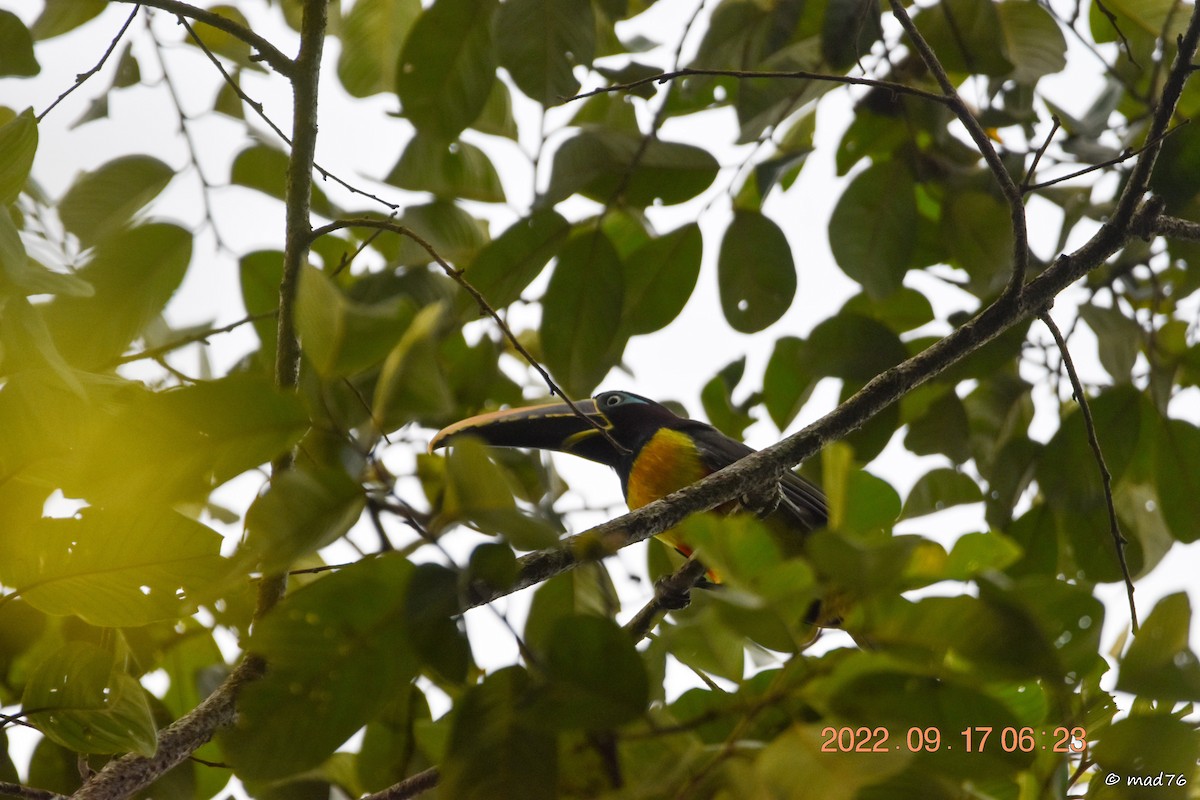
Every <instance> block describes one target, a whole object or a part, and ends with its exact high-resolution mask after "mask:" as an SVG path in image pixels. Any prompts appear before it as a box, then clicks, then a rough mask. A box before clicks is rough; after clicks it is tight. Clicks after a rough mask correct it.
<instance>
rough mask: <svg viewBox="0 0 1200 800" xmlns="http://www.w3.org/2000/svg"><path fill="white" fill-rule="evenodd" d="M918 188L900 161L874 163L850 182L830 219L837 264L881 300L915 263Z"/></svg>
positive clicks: (894, 289)
mask: <svg viewBox="0 0 1200 800" xmlns="http://www.w3.org/2000/svg"><path fill="white" fill-rule="evenodd" d="M915 190H916V184H915V182H914V181H913V176H912V173H910V172H909V171H908V168H907V167H906V166H905V165H904V164H902V163H901V162H899V161H884V162H882V163H876V164H872V165H871V166H870V167H868V168H867V169H865V170H864V171H862V172H860V173H859V174H858V175H857V176H856V177H855V178H854V180H853V181H851V182H850V186H849V187H847V188H846V191H844V192H843V193H842V196H841V198H840V199H839V200H838V203H837V206H835V207H834V209H833V215H832V216H831V217H830V219H829V247H830V249H831V250H832V251H833V257H834V258H835V259H836V260H837V263H838V266H839V267H841V268H842V271H843V272H845V273H846V275H847V276H849V277H850V278H852V279H854V280H856V281H858V282H859V283H861V284H862V285H863V288H865V289H866V290H867V293H868V294H869V295H871V297H873V298H876V299H878V300H882V299H883V298H885V297H887V296H888V295H890V294H892V293H893V292H895V291H896V290H897V289H899V288H900V283H901V281H902V280H903V279H904V273H905V272H906V271H907V270H908V267H909V265H910V263H911V261H912V257H913V250H914V247H915V244H916V240H915V238H914V236H913V231H915V230H916V228H917V201H916V195H915Z"/></svg>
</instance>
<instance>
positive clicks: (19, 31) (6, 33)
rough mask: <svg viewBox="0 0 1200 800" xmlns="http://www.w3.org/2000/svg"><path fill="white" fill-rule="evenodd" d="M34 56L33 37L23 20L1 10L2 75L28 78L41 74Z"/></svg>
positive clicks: (0, 67)
mask: <svg viewBox="0 0 1200 800" xmlns="http://www.w3.org/2000/svg"><path fill="white" fill-rule="evenodd" d="M41 69H42V68H41V66H40V65H39V64H38V62H37V58H36V57H35V56H34V54H33V36H32V35H31V34H30V33H29V29H28V28H26V27H25V23H23V22H21V18H20V17H18V16H17V15H16V14H14V13H12V12H11V11H6V10H0V75H17V76H21V77H28V76H30V75H37V74H38V73H39V72H41Z"/></svg>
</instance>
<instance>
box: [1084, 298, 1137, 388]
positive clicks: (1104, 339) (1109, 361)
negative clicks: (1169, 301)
mask: <svg viewBox="0 0 1200 800" xmlns="http://www.w3.org/2000/svg"><path fill="white" fill-rule="evenodd" d="M1079 316H1081V317H1083V321H1084V322H1086V323H1087V326H1088V327H1089V328H1091V329H1092V333H1094V334H1096V338H1097V339H1098V340H1099V343H1098V347H1097V348H1096V350H1097V354H1098V355H1099V356H1100V364H1101V366H1103V367H1104V370H1105V372H1107V373H1108V374H1109V376H1110V377H1111V378H1112V379H1113V383H1129V381H1130V380H1131V379H1132V377H1133V366H1134V364H1135V363H1136V362H1137V357H1138V353H1140V352H1141V349H1142V347H1141V345H1142V339H1143V337H1144V336H1145V333H1144V331H1143V330H1142V327H1141V325H1139V324H1138V322H1137V320H1136V319H1134V318H1132V317H1127V316H1125V315H1124V314H1123V313H1121V311H1120V310H1119V309H1115V308H1104V307H1102V306H1097V305H1095V304H1093V303H1085V304H1084V305H1081V306H1079Z"/></svg>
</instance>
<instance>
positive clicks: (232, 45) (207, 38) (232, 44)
mask: <svg viewBox="0 0 1200 800" xmlns="http://www.w3.org/2000/svg"><path fill="white" fill-rule="evenodd" d="M208 11H210V12H212V13H213V14H216V15H217V16H221V17H225V18H226V19H228V20H230V21H232V22H233V23H235V24H237V25H240V26H241V27H242V28H244V29H247V30H253V27H252V26H251V25H250V22H249V20H247V19H246V15H245V14H243V13H242V12H241V11H240V10H238V8H237V7H236V6H234V5H231V4H226V3H221V4H218V5H214V6H210V7H209V8H208ZM192 29H193V30H194V31H195V32H196V36H197V37H198V38H199V39H200V41H202V42H203V43H204V45H205V47H207V48H208V49H209V50H211V51H213V52H214V53H217V54H218V55H222V56H225V57H226V58H228V59H230V60H232V61H233V62H235V63H237V64H239V65H240V66H242V67H248V68H251V69H257V70H261V69H262V67H261V66H260V65H259V64H258V62H256V61H253V60H251V58H250V53H251V49H250V45H249V43H247V42H245V41H243V40H242V39H241V38H239V37H237V36H234V35H233V34H232V33H229V32H227V31H223V30H221V29H220V28H214V27H213V26H211V25H209V24H208V23H205V22H199V21H197V22H194V23H193V24H192ZM183 40H184V42H186V43H187V44H188V45H190V46H192V47H198V45H197V44H196V41H195V40H194V39H193V38H192V37H191V36H190V35H186V36H184V37H183Z"/></svg>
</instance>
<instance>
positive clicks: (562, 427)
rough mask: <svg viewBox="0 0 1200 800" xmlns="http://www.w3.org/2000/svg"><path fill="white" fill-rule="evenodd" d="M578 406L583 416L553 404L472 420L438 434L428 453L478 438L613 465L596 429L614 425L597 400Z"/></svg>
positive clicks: (611, 453) (497, 444) (614, 455)
mask: <svg viewBox="0 0 1200 800" xmlns="http://www.w3.org/2000/svg"><path fill="white" fill-rule="evenodd" d="M575 405H576V407H577V408H578V409H579V410H580V411H581V412H583V416H580V415H579V414H576V413H575V411H574V410H572V408H571V407H570V406H569V405H567V404H566V403H553V404H550V405H542V406H533V407H531V408H514V409H509V410H506V411H492V412H490V413H487V414H480V415H479V416H475V417H470V418H468V419H464V420H462V421H460V422H456V423H454V424H453V425H450V426H449V427H446V428H443V429H442V430H440V431H438V432H437V434H436V435H435V436H434V437H433V439H431V440H430V442H429V451H430V452H433V451H434V450H437V449H438V448H440V447H445V446H446V445H448V444H451V443H453V440H454V439H456V438H458V437H460V436H475V437H477V438H479V439H482V440H483V441H484V442H485V443H486V444H490V445H492V446H494V447H529V448H536V449H538V450H558V451H560V452H563V453H571V454H573V455H577V456H582V457H583V458H588V459H591V460H592V461H599V462H600V463H602V464H608V465H609V466H612V465H614V464H615V461H616V458H617V452H616V450H615V449H614V448H613V446H612V445H611V444H610V443H609V442H608V440H607V439H605V438H604V436H602V435H601V433H600V431H599V430H598V429H597V428H596V425H599V426H600V427H601V428H604V429H605V430H609V429H611V428H612V423H611V422H610V421H609V420H608V418H607V417H605V416H604V414H602V413H601V412H600V411H599V409H597V408H596V402H595V401H594V400H583V401H580V402H578V403H576V404H575ZM593 423H594V424H593Z"/></svg>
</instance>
